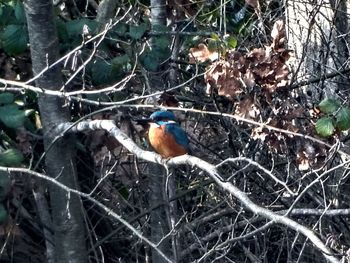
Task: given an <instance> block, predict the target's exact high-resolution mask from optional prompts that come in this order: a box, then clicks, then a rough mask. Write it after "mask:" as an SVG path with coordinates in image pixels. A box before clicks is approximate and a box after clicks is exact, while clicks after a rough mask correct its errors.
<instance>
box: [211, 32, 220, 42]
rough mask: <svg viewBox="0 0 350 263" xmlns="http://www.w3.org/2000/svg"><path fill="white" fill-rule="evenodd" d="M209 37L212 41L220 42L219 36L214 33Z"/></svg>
mask: <svg viewBox="0 0 350 263" xmlns="http://www.w3.org/2000/svg"><path fill="white" fill-rule="evenodd" d="M210 37H211V38H212V39H213V40H216V41H219V40H220V37H219V35H218V34H216V33H212V34H211V35H210Z"/></svg>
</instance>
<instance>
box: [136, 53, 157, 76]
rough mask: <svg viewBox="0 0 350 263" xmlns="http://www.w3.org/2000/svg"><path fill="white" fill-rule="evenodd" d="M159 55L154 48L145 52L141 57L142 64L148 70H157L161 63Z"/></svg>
mask: <svg viewBox="0 0 350 263" xmlns="http://www.w3.org/2000/svg"><path fill="white" fill-rule="evenodd" d="M158 55H159V54H157V52H155V51H154V50H152V51H149V52H144V53H143V54H142V56H141V57H140V62H141V64H142V66H143V67H144V68H145V69H146V70H148V71H157V69H158V67H159V65H160V61H159V56H158Z"/></svg>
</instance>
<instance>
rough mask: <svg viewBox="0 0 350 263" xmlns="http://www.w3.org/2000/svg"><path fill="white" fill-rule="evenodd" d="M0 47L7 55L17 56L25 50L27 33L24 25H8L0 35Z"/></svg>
mask: <svg viewBox="0 0 350 263" xmlns="http://www.w3.org/2000/svg"><path fill="white" fill-rule="evenodd" d="M0 40H1V47H2V48H3V49H4V50H5V52H6V53H7V54H9V55H18V54H21V53H23V52H24V51H25V50H26V49H27V47H28V46H27V43H28V33H27V29H26V26H25V25H14V24H10V25H8V26H6V27H5V28H4V30H3V31H2V33H1V34H0Z"/></svg>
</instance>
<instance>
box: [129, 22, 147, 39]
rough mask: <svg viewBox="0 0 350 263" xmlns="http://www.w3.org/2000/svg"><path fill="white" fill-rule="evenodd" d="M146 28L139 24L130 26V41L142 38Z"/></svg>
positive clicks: (144, 25) (143, 24)
mask: <svg viewBox="0 0 350 263" xmlns="http://www.w3.org/2000/svg"><path fill="white" fill-rule="evenodd" d="M147 28H148V26H147V24H146V23H141V24H140V25H138V26H133V25H130V28H129V36H130V37H131V38H132V39H135V40H138V39H140V38H142V36H143V35H144V34H145V33H146V30H147Z"/></svg>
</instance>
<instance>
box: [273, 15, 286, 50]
mask: <svg viewBox="0 0 350 263" xmlns="http://www.w3.org/2000/svg"><path fill="white" fill-rule="evenodd" d="M271 37H272V44H271V47H272V48H273V49H277V48H278V47H280V46H282V45H283V44H284V41H285V37H286V32H285V28H284V21H283V20H277V21H276V22H275V23H274V24H273V28H272V30H271Z"/></svg>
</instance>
